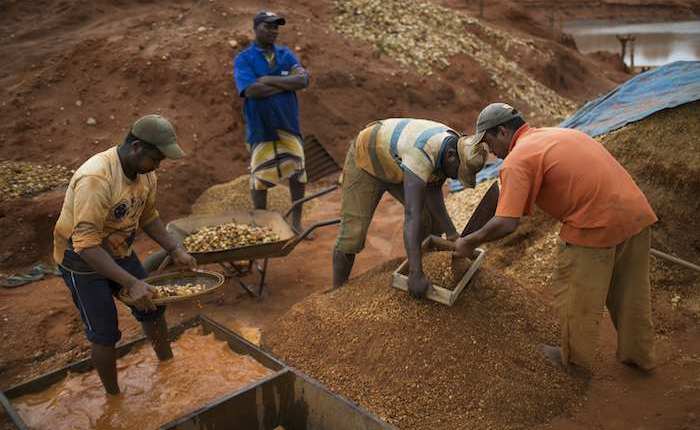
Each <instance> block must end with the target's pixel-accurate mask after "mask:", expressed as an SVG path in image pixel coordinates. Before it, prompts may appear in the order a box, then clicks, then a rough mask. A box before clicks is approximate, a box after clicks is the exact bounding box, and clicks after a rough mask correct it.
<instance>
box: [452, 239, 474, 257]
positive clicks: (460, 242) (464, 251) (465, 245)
mask: <svg viewBox="0 0 700 430" xmlns="http://www.w3.org/2000/svg"><path fill="white" fill-rule="evenodd" d="M475 249H476V245H474V244H473V243H472V242H471V241H469V240H468V239H467V238H466V237H460V238H459V239H457V242H455V257H460V258H470V259H471V258H473V257H474V250H475Z"/></svg>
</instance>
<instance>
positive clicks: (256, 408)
mask: <svg viewBox="0 0 700 430" xmlns="http://www.w3.org/2000/svg"><path fill="white" fill-rule="evenodd" d="M196 326H202V327H203V328H204V332H205V334H208V333H214V336H215V337H216V338H217V339H219V340H225V341H226V342H227V343H228V346H229V348H231V350H232V351H234V352H236V353H237V354H242V355H249V356H251V357H252V358H254V359H255V360H257V361H258V362H260V363H261V364H263V365H264V366H265V367H267V368H269V369H271V370H272V371H273V373H272V374H270V375H268V376H266V377H264V378H262V379H259V380H257V381H255V382H252V383H251V384H249V385H247V386H245V387H243V388H241V389H239V390H237V391H234V392H231V393H229V394H226V395H224V396H222V397H220V398H219V399H216V400H214V401H212V402H210V403H208V404H206V405H204V406H203V407H201V408H199V409H197V410H195V411H194V412H191V413H189V414H183V416H182V417H180V418H177V419H175V420H174V421H171V422H170V423H167V424H165V425H163V426H162V427H161V429H168V430H175V429H178V430H179V429H182V430H190V429H202V430H204V429H206V430H216V429H227V430H228V429H232V430H274V429H275V428H276V427H277V426H283V427H284V428H285V430H356V429H357V430H391V429H393V427H392V426H390V425H388V424H386V423H384V422H382V421H381V420H379V419H378V418H376V417H374V416H373V415H371V414H370V413H369V412H367V411H366V410H364V409H362V408H360V407H359V406H357V405H356V404H354V403H352V402H350V401H348V400H346V399H345V398H343V397H341V396H338V395H336V394H333V393H331V392H330V391H328V389H327V388H325V387H324V386H323V385H321V384H320V383H319V382H318V381H316V380H314V379H311V378H309V377H308V376H306V375H304V374H302V373H300V372H299V371H297V370H295V369H293V368H290V367H288V366H286V365H285V364H284V363H283V362H281V361H280V360H278V359H276V358H275V357H273V356H272V355H270V354H268V353H266V352H265V351H263V350H262V349H260V348H258V347H257V346H255V345H253V344H251V343H249V342H248V341H246V340H245V339H243V338H242V337H240V336H238V335H237V334H236V333H234V332H232V331H230V330H228V329H227V328H226V327H224V326H222V325H220V324H218V323H216V322H215V321H213V320H211V319H209V318H207V317H206V316H201V315H200V316H198V317H195V318H194V319H192V320H190V321H187V322H185V323H183V324H180V325H178V326H175V327H172V328H170V330H169V337H170V339H172V340H174V339H177V337H178V336H180V334H182V332H183V331H184V330H186V329H187V328H191V327H196ZM146 341H147V340H146V339H145V338H141V339H138V340H135V341H132V342H129V343H126V344H124V345H121V346H119V347H118V348H117V355H118V356H119V357H122V356H124V355H126V354H128V353H129V352H130V351H131V350H132V349H133V348H134V347H136V346H139V345H141V344H143V343H145V342H146ZM92 369H93V366H92V362H91V360H90V359H85V360H82V361H79V362H77V363H73V364H71V365H68V366H66V367H64V368H62V369H59V370H56V371H53V372H50V373H47V374H44V375H42V376H39V377H37V378H35V379H33V380H30V381H28V382H25V383H22V384H20V385H17V386H15V387H12V388H10V389H8V390H7V391H5V392H0V403H2V406H3V407H4V408H5V411H6V413H7V415H8V416H9V417H10V419H11V420H12V422H13V423H14V424H15V426H16V428H18V429H20V430H27V426H26V424H25V423H24V421H23V420H22V418H21V417H20V416H19V414H18V413H17V412H16V411H15V409H14V408H13V406H12V403H11V401H12V399H15V398H17V397H20V396H23V395H25V394H30V393H34V392H38V391H43V390H44V389H46V388H48V387H49V386H50V385H52V384H54V383H56V382H58V381H60V380H61V379H62V378H64V377H65V376H66V375H67V374H68V372H88V371H90V370H92Z"/></svg>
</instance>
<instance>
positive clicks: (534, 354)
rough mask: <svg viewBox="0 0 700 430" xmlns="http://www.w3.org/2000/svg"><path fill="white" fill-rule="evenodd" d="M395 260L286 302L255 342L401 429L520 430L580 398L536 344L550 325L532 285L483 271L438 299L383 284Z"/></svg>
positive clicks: (577, 386)
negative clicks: (443, 301) (448, 302)
mask: <svg viewBox="0 0 700 430" xmlns="http://www.w3.org/2000/svg"><path fill="white" fill-rule="evenodd" d="M397 265H398V261H396V260H395V261H390V262H388V263H386V264H384V265H382V266H381V267H378V268H376V269H374V270H372V271H370V272H368V273H366V274H365V275H362V276H360V277H358V278H356V279H354V280H353V281H351V282H350V283H349V284H348V285H347V286H346V287H344V288H342V289H340V290H337V291H333V292H331V293H328V294H322V295H316V296H313V297H311V298H309V299H308V300H307V301H305V302H302V303H300V304H298V305H296V306H295V307H293V308H292V309H291V310H290V311H289V312H288V313H287V314H286V315H285V316H284V317H283V318H282V319H281V320H279V321H278V322H277V324H276V328H275V331H274V332H273V333H271V334H267V333H264V335H263V344H264V345H265V346H266V347H268V348H270V349H271V350H272V351H273V352H274V353H275V354H277V355H278V356H280V357H282V359H284V360H286V361H287V362H288V363H289V364H291V365H292V366H295V367H297V368H299V369H301V370H302V371H304V372H306V373H307V374H309V375H311V376H312V377H314V378H318V379H319V380H320V381H321V382H323V383H324V384H326V385H327V386H328V387H330V389H331V390H333V391H334V392H336V393H338V394H341V395H343V396H345V397H348V398H349V399H351V400H353V401H355V402H357V403H359V404H360V405H362V406H363V407H366V408H367V409H368V410H370V411H372V412H374V413H376V414H377V415H378V416H380V417H382V419H384V420H386V421H387V422H390V423H392V424H394V425H397V426H398V427H399V428H402V429H431V430H432V429H435V428H473V429H507V428H529V427H530V426H532V425H534V424H536V423H541V422H545V421H547V420H548V419H550V418H551V417H553V416H556V415H558V414H561V413H562V412H564V411H565V410H567V409H568V408H569V407H570V405H572V402H574V401H576V399H577V398H578V397H579V396H580V395H581V394H582V392H583V389H584V386H585V383H584V382H583V381H582V380H580V379H577V378H572V377H570V376H568V375H567V374H565V373H564V372H562V371H560V370H558V369H556V368H555V367H553V366H551V365H550V364H549V363H548V362H547V361H546V360H545V359H544V358H543V357H542V356H541V355H540V353H539V352H538V351H537V345H538V344H539V343H541V342H552V341H553V340H554V339H553V337H555V336H556V334H557V333H558V330H557V327H556V323H555V321H554V318H553V316H552V315H550V313H549V312H548V310H547V309H546V308H545V307H544V306H543V305H542V303H541V298H539V297H537V296H535V295H533V293H532V292H531V291H528V290H527V289H525V288H523V287H522V286H521V285H520V284H518V283H517V282H516V281H514V280H513V279H511V278H508V277H504V276H501V275H498V274H497V273H495V272H493V271H490V270H483V269H482V271H481V273H480V274H479V275H478V276H477V277H476V279H475V281H473V283H472V284H471V285H470V286H469V287H468V288H467V289H465V290H464V291H463V292H462V296H461V297H460V299H459V300H458V301H457V302H456V303H455V305H454V306H452V307H446V306H444V305H440V304H436V303H432V302H426V301H417V300H414V299H412V298H410V297H409V296H408V295H407V294H406V293H405V292H402V291H398V290H395V289H392V288H390V287H389V285H390V281H391V271H392V270H393V269H395V268H396V266H397Z"/></svg>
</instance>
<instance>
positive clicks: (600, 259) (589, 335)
mask: <svg viewBox="0 0 700 430" xmlns="http://www.w3.org/2000/svg"><path fill="white" fill-rule="evenodd" d="M649 241H650V229H649V228H648V227H647V228H645V229H644V230H642V231H641V232H640V233H639V234H637V235H635V236H632V237H631V238H629V239H627V240H626V241H624V242H623V243H621V244H619V245H617V246H614V247H611V248H587V247H582V246H575V245H571V244H564V245H563V246H562V248H561V249H560V253H559V261H558V263H557V271H556V274H555V285H556V288H557V290H556V292H555V306H556V308H557V309H558V310H559V314H560V317H561V350H562V360H563V362H564V364H566V365H568V364H575V365H578V366H581V367H583V368H586V369H591V367H592V364H593V361H594V358H595V354H596V347H597V344H598V333H599V325H600V321H601V316H602V314H603V306H607V308H608V311H609V312H610V317H611V319H612V322H613V324H614V325H615V328H616V329H617V358H618V360H620V361H622V362H625V363H633V364H636V365H637V366H639V367H640V368H642V369H646V370H650V369H652V368H653V367H654V365H655V364H654V363H655V353H654V327H653V325H652V322H651V302H650V285H649V246H650V242H649Z"/></svg>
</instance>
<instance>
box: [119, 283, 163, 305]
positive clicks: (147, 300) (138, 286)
mask: <svg viewBox="0 0 700 430" xmlns="http://www.w3.org/2000/svg"><path fill="white" fill-rule="evenodd" d="M124 288H126V289H127V292H128V296H129V300H130V303H129V304H130V305H132V306H134V307H136V309H138V310H140V311H144V312H148V311H155V310H156V306H155V305H154V304H153V302H152V301H151V299H152V298H153V297H154V296H155V292H156V291H155V289H154V288H153V287H152V286H150V285H148V284H147V283H145V282H143V281H142V280H140V279H136V280H135V281H134V282H132V283H131V284H129V285H127V286H125V287H124Z"/></svg>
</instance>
